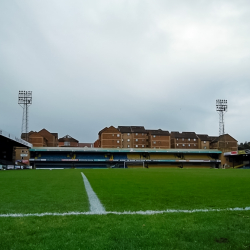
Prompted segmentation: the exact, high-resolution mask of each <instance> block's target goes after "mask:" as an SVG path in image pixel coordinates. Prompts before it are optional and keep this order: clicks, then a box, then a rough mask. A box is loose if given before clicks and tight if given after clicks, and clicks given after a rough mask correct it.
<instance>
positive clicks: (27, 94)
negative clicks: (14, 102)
mask: <svg viewBox="0 0 250 250" xmlns="http://www.w3.org/2000/svg"><path fill="white" fill-rule="evenodd" d="M18 104H28V105H30V104H32V91H19V94H18Z"/></svg>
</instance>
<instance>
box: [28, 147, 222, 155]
mask: <svg viewBox="0 0 250 250" xmlns="http://www.w3.org/2000/svg"><path fill="white" fill-rule="evenodd" d="M30 151H33V152H34V151H37V152H42V151H48V152H49V151H51V152H93V153H94V152H100V153H102V152H109V153H186V154H187V153H189V154H221V153H222V152H221V151H219V150H216V149H172V148H170V149H154V148H145V149H144V148H141V149H135V148H128V149H127V148H80V147H63V148H62V147H39V148H31V149H30Z"/></svg>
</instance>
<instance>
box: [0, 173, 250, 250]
mask: <svg viewBox="0 0 250 250" xmlns="http://www.w3.org/2000/svg"><path fill="white" fill-rule="evenodd" d="M81 171H82V172H84V174H85V175H86V176H87V178H88V179H89V181H90V183H91V185H92V187H93V189H94V191H95V192H96V194H97V195H98V197H99V198H100V199H101V201H102V203H103V204H104V206H105V208H106V210H108V211H124V210H126V211H129V210H130V211H133V210H134V211H135V210H165V209H171V208H172V209H196V208H227V207H246V206H250V197H249V188H250V182H249V177H250V171H248V170H238V169H232V170H213V169H190V170H188V169H187V170H185V169H125V170H123V169H110V170H96V169H95V170H87V169H84V170H61V171H60V170H56V171H55V170H53V171H49V170H47V171H46V170H36V171H1V172H0V186H1V189H0V213H1V214H3V213H34V212H67V211H88V206H89V205H88V201H87V197H86V192H85V190H84V185H83V180H82V177H81V174H80V172H81ZM0 249H1V250H2V249H3V250H5V249H25V250H28V249H250V211H224V212H208V213H204V212H199V213H192V214H184V213H173V214H171V213H168V214H158V215H114V214H108V215H78V216H44V217H19V218H10V217H8V218H4V217H0Z"/></svg>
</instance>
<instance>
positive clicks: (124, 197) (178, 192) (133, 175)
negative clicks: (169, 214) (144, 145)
mask: <svg viewBox="0 0 250 250" xmlns="http://www.w3.org/2000/svg"><path fill="white" fill-rule="evenodd" d="M83 172H84V174H85V175H86V176H87V178H88V179H89V181H90V183H91V185H92V187H93V189H94V190H95V192H96V193H97V195H98V197H99V199H100V200H101V202H102V203H103V204H104V206H105V208H106V210H108V211H124V210H125V211H138V210H166V209H204V208H230V207H246V206H250V195H249V190H250V181H249V180H250V171H247V170H240V169H231V170H230V169H228V170H225V169H219V170H218V169H217V170H215V169H128V170H123V169H110V170H106V171H103V170H94V171H93V170H84V171H83Z"/></svg>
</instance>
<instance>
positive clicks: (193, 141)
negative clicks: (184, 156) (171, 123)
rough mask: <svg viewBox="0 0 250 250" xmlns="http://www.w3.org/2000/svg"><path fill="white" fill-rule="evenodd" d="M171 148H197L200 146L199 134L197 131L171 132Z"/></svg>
mask: <svg viewBox="0 0 250 250" xmlns="http://www.w3.org/2000/svg"><path fill="white" fill-rule="evenodd" d="M171 148H180V149H181V148H182V149H196V148H199V141H198V136H197V135H196V133H195V132H182V133H180V132H176V131H173V132H171Z"/></svg>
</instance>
